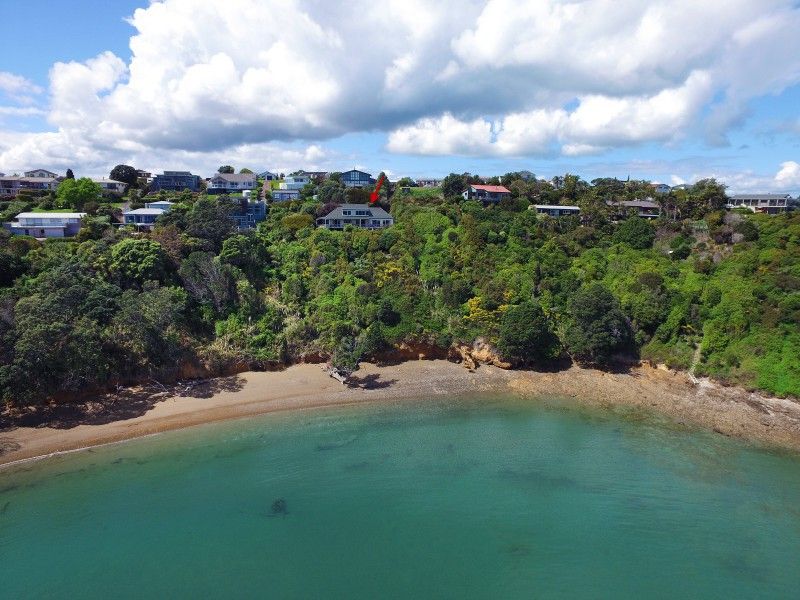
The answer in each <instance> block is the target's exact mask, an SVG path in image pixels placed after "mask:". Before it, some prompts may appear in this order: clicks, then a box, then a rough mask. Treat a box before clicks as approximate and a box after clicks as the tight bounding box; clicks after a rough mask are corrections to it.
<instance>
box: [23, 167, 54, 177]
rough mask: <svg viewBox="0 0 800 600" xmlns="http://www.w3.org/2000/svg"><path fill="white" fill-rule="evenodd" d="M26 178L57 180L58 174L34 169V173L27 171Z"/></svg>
mask: <svg viewBox="0 0 800 600" xmlns="http://www.w3.org/2000/svg"><path fill="white" fill-rule="evenodd" d="M23 174H24V175H25V177H41V178H42V179H57V178H58V176H59V175H58V173H53V172H52V171H48V170H47V169H34V170H33V171H25V173H23Z"/></svg>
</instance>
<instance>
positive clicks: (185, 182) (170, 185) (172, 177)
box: [150, 171, 200, 192]
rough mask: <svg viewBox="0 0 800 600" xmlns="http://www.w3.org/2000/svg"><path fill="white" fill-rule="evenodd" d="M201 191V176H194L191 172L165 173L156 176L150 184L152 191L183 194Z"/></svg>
mask: <svg viewBox="0 0 800 600" xmlns="http://www.w3.org/2000/svg"><path fill="white" fill-rule="evenodd" d="M199 189H200V176H199V175H192V174H191V173H190V172H189V171H164V172H163V173H162V174H161V175H156V176H155V177H154V178H153V181H152V183H151V184H150V191H152V192H160V191H161V190H166V191H168V192H182V191H183V190H189V191H191V192H196V191H198V190H199Z"/></svg>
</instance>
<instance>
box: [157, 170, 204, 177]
mask: <svg viewBox="0 0 800 600" xmlns="http://www.w3.org/2000/svg"><path fill="white" fill-rule="evenodd" d="M165 175H166V176H167V177H173V176H176V175H179V176H181V177H196V175H192V174H191V173H190V172H189V171H164V173H162V174H161V175H156V177H164V176H165Z"/></svg>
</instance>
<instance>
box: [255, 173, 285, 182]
mask: <svg viewBox="0 0 800 600" xmlns="http://www.w3.org/2000/svg"><path fill="white" fill-rule="evenodd" d="M258 178H259V179H263V180H264V181H278V179H280V177H279V176H278V174H277V173H273V172H272V171H262V172H261V173H259V174H258Z"/></svg>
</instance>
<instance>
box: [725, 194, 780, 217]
mask: <svg viewBox="0 0 800 600" xmlns="http://www.w3.org/2000/svg"><path fill="white" fill-rule="evenodd" d="M791 199H792V197H791V196H790V195H789V194H737V195H735V196H731V197H730V198H729V202H728V204H727V206H728V208H739V207H742V208H749V209H750V210H752V211H753V212H757V213H766V214H769V215H776V214H778V213H782V212H786V211H787V210H788V207H789V201H790V200H791Z"/></svg>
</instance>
